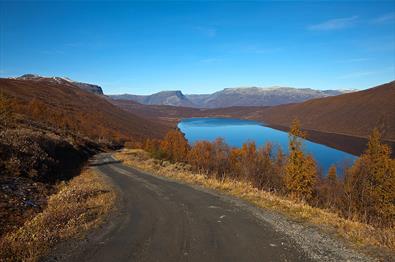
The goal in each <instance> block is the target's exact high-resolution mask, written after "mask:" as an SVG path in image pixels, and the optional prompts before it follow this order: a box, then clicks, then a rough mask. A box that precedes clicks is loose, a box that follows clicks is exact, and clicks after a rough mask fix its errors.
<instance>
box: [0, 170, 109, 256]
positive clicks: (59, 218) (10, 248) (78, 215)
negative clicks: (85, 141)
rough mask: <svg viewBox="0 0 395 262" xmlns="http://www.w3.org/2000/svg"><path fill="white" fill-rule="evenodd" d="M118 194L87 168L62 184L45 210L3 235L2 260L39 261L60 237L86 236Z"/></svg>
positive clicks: (104, 214)
mask: <svg viewBox="0 0 395 262" xmlns="http://www.w3.org/2000/svg"><path fill="white" fill-rule="evenodd" d="M115 197H116V195H115V192H114V190H113V188H111V186H110V185H108V183H107V182H106V181H105V178H104V177H103V176H101V175H99V174H97V173H95V172H94V171H92V170H85V171H84V172H82V174H81V175H79V176H77V177H75V178H74V179H72V180H71V181H69V182H67V183H63V184H62V185H60V189H59V191H58V193H56V194H54V195H52V196H51V197H50V198H49V200H48V206H47V207H46V208H45V210H44V211H43V212H42V213H40V214H38V215H37V216H36V217H34V218H33V219H32V220H30V221H27V222H26V223H25V224H24V225H23V226H22V227H21V228H19V229H18V230H17V231H15V232H10V233H8V234H6V235H5V236H4V237H3V238H2V239H0V258H1V259H0V260H1V261H37V260H39V258H40V257H41V256H43V255H45V253H46V252H47V251H48V250H49V249H50V248H51V247H53V246H54V245H55V244H56V243H58V242H59V241H60V240H66V239H70V238H72V237H83V236H84V233H86V232H87V230H90V229H92V228H95V227H97V226H98V225H100V224H101V223H102V222H103V221H104V220H105V218H106V216H107V215H108V214H109V212H110V210H111V209H112V208H113V206H114V203H115Z"/></svg>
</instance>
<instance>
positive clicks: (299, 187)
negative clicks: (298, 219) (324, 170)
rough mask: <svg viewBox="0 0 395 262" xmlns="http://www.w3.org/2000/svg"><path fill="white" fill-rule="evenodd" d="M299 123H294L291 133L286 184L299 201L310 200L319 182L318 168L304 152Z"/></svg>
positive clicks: (302, 134)
mask: <svg viewBox="0 0 395 262" xmlns="http://www.w3.org/2000/svg"><path fill="white" fill-rule="evenodd" d="M304 135H305V134H304V133H303V132H302V131H301V130H300V124H299V121H297V120H295V121H294V122H293V123H292V126H291V128H290V132H289V151H290V152H289V157H288V160H287V163H286V166H285V176H284V184H285V186H286V188H287V190H288V192H289V194H290V195H292V196H295V197H296V198H298V199H303V200H310V199H311V198H312V197H313V191H314V187H315V184H316V181H317V167H316V164H315V161H314V159H313V158H312V157H311V156H310V155H307V156H306V155H305V154H304V153H303V150H302V140H301V138H300V136H304Z"/></svg>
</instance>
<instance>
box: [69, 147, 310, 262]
mask: <svg viewBox="0 0 395 262" xmlns="http://www.w3.org/2000/svg"><path fill="white" fill-rule="evenodd" d="M93 165H94V166H95V168H96V169H97V170H99V171H100V172H101V173H102V174H104V175H105V176H107V177H109V178H110V180H111V181H112V183H113V184H114V185H115V186H116V188H117V189H118V190H119V196H120V204H119V207H118V210H117V212H116V213H117V214H116V215H115V217H113V218H112V219H111V221H110V226H108V228H107V229H106V230H104V229H103V230H102V231H105V232H102V233H100V234H98V235H97V236H94V237H91V239H90V240H89V241H88V242H87V243H85V244H84V246H83V247H82V248H80V249H78V251H77V252H75V253H74V254H72V255H69V256H68V257H67V259H66V260H70V261H216V262H218V261H309V259H308V257H307V256H306V255H305V254H304V253H303V252H302V251H301V249H300V248H299V247H298V246H297V245H296V244H294V243H293V242H292V241H291V240H289V238H288V237H287V236H285V235H283V234H281V233H279V232H276V231H275V230H274V229H273V228H272V226H270V225H269V224H268V223H266V222H264V221H262V220H260V219H259V218H257V217H256V216H254V215H253V214H252V213H251V212H249V211H248V210H245V209H243V208H242V207H240V206H237V205H235V204H234V203H232V201H227V200H226V197H225V198H224V197H221V196H220V195H218V194H216V193H213V192H210V191H206V190H199V189H197V188H196V187H191V186H188V185H184V184H181V183H178V182H175V181H171V180H168V179H163V178H159V177H155V176H153V175H149V174H146V173H143V172H140V171H137V170H135V169H133V168H130V167H126V166H124V165H122V164H121V163H118V162H117V161H114V159H112V158H111V156H110V155H108V154H101V155H98V156H97V157H96V160H95V162H94V163H93Z"/></svg>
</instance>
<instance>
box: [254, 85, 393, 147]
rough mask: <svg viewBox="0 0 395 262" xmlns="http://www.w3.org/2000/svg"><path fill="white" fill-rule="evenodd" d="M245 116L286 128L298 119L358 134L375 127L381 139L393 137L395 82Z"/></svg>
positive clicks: (306, 124)
mask: <svg viewBox="0 0 395 262" xmlns="http://www.w3.org/2000/svg"><path fill="white" fill-rule="evenodd" d="M247 117H248V118H251V119H256V120H260V121H264V122H266V123H269V124H274V125H280V126H286V127H287V126H289V125H290V124H291V122H292V120H293V119H295V118H298V119H299V120H300V122H301V124H302V126H303V128H306V129H311V130H318V131H324V132H330V133H338V134H347V135H353V136H360V137H367V136H368V135H369V134H370V132H371V131H372V129H373V128H374V127H378V128H380V130H381V132H382V134H383V137H384V138H386V139H389V140H395V81H393V82H390V83H386V84H383V85H380V86H376V87H373V88H370V89H366V90H362V91H358V92H353V93H348V94H342V95H338V96H333V97H325V98H319V99H312V100H309V101H306V102H303V103H298V104H287V105H279V106H274V107H267V108H261V109H259V110H256V109H255V110H252V111H251V112H250V113H249V114H248V115H247Z"/></svg>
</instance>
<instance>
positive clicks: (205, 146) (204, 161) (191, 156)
mask: <svg viewBox="0 0 395 262" xmlns="http://www.w3.org/2000/svg"><path fill="white" fill-rule="evenodd" d="M212 151H213V150H212V144H211V143H210V142H208V141H198V142H196V143H195V144H194V145H193V147H192V148H191V150H190V151H189V153H188V162H189V164H191V166H192V167H193V168H194V169H195V170H197V171H198V172H204V173H206V174H209V172H210V171H211V169H212V166H211V162H212V161H211V159H212V155H213V153H212Z"/></svg>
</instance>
